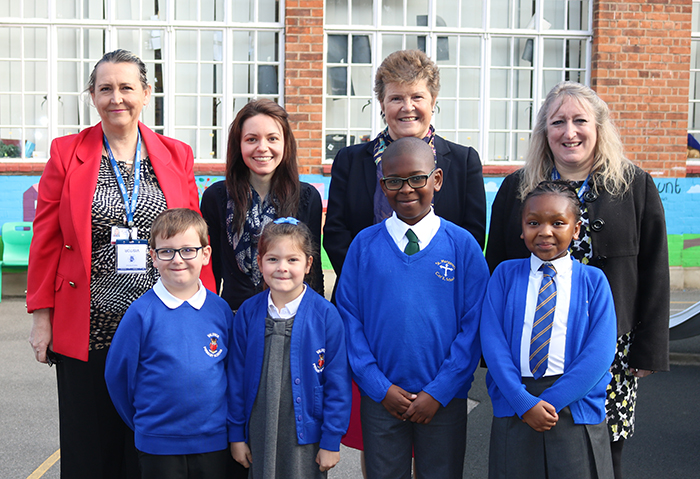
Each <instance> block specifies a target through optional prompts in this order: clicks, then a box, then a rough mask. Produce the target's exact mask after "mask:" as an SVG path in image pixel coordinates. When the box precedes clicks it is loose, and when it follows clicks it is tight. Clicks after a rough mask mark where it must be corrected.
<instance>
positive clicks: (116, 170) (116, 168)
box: [103, 130, 141, 228]
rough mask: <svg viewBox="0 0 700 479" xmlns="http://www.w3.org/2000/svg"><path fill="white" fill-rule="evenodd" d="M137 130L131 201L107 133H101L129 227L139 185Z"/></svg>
mask: <svg viewBox="0 0 700 479" xmlns="http://www.w3.org/2000/svg"><path fill="white" fill-rule="evenodd" d="M137 132H138V140H137V141H136V154H135V155H134V189H133V191H132V192H131V201H129V192H128V190H127V189H126V184H125V183H124V178H123V177H122V173H121V171H119V166H118V165H117V160H115V159H114V155H113V154H112V149H111V148H110V147H109V142H108V141H107V135H105V134H104V133H103V136H104V140H105V149H106V150H107V156H109V162H110V163H111V164H112V170H114V176H116V177H117V184H118V185H119V191H121V193H122V199H123V200H124V210H126V224H127V226H129V228H133V227H134V213H135V212H136V202H137V200H138V197H139V185H140V184H141V131H140V130H137Z"/></svg>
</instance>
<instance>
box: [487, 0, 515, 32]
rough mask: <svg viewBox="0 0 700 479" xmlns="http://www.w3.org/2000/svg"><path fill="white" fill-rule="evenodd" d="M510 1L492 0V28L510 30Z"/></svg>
mask: <svg viewBox="0 0 700 479" xmlns="http://www.w3.org/2000/svg"><path fill="white" fill-rule="evenodd" d="M510 3H511V2H510V0H491V28H508V26H509V25H510V18H511V5H510Z"/></svg>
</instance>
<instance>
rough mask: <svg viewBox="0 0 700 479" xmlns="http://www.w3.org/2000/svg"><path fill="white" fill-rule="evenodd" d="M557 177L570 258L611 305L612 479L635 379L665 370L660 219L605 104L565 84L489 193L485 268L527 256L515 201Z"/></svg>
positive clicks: (629, 426)
mask: <svg viewBox="0 0 700 479" xmlns="http://www.w3.org/2000/svg"><path fill="white" fill-rule="evenodd" d="M560 178H561V179H564V180H568V181H570V182H571V183H572V184H573V185H574V187H575V188H576V190H577V193H578V196H579V199H580V201H581V219H582V225H581V234H580V235H579V239H578V240H574V242H573V243H572V244H571V248H570V251H571V254H572V256H573V257H574V258H575V259H576V260H578V261H580V262H581V263H584V264H590V265H592V266H595V267H597V268H600V269H601V270H602V271H603V272H604V273H605V275H606V277H607V279H608V281H609V282H610V286H611V289H612V292H613V299H614V302H615V312H616V314H617V337H618V341H617V354H616V356H615V361H614V362H613V365H612V368H611V372H612V374H613V378H612V381H611V383H610V385H609V386H608V389H607V401H606V413H607V422H608V426H609V429H610V439H611V447H612V453H613V465H614V468H615V477H616V479H620V478H621V477H622V473H621V468H620V465H621V455H622V446H623V444H624V440H625V439H627V438H628V437H630V436H631V435H632V434H633V432H634V409H635V404H636V397H637V380H638V378H642V377H645V376H647V375H649V374H652V373H654V372H655V371H667V370H668V369H669V364H668V318H669V301H670V280H669V269H668V245H667V236H666V221H665V217H664V210H663V206H662V204H661V199H660V198H659V194H658V190H657V189H656V186H655V184H654V181H653V180H652V178H651V176H650V175H649V174H648V173H646V172H644V171H643V170H642V169H641V168H639V167H637V166H635V165H634V164H633V163H632V162H630V161H629V160H628V159H626V158H625V156H624V152H623V147H622V142H621V140H620V136H619V134H618V132H617V130H616V128H615V126H614V125H613V123H612V121H611V120H610V113H609V110H608V106H607V105H606V104H605V102H604V101H603V100H601V99H600V98H599V97H598V95H597V94H596V93H595V92H594V91H593V90H591V89H590V88H588V87H586V86H584V85H581V84H579V83H574V82H562V83H559V84H558V85H556V86H555V87H554V88H553V89H552V90H551V91H550V92H549V94H548V95H547V98H546V99H545V101H544V103H543V105H542V108H541V109H540V111H539V113H538V116H537V123H536V125H535V128H534V129H533V132H532V138H531V143H530V150H529V152H528V155H527V159H526V161H525V165H524V166H523V168H522V169H520V170H518V171H516V172H515V173H513V174H511V175H509V176H508V177H507V178H506V179H505V180H504V181H503V184H502V185H501V187H500V189H499V191H498V194H497V195H496V199H495V200H494V203H493V207H492V215H491V225H490V229H489V241H488V245H487V248H486V260H487V262H488V264H489V267H490V268H491V271H493V270H494V268H495V267H496V266H497V265H498V264H499V263H501V262H502V261H505V260H507V259H513V258H526V257H528V256H529V252H528V250H527V248H526V247H525V244H524V242H523V241H522V239H520V238H521V236H520V235H521V232H522V228H521V224H520V215H519V214H518V212H519V210H520V206H521V203H522V200H523V198H524V197H525V195H527V193H529V192H530V191H532V190H533V189H534V188H535V187H536V186H537V185H538V184H539V183H540V182H541V181H543V180H551V179H560Z"/></svg>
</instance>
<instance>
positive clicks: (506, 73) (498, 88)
mask: <svg viewBox="0 0 700 479" xmlns="http://www.w3.org/2000/svg"><path fill="white" fill-rule="evenodd" d="M510 75H511V71H510V70H503V69H499V70H496V69H492V70H491V98H508V97H509V96H510Z"/></svg>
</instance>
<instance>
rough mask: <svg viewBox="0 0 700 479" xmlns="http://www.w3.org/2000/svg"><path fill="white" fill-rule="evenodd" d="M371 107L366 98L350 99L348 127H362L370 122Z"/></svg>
mask: <svg viewBox="0 0 700 479" xmlns="http://www.w3.org/2000/svg"><path fill="white" fill-rule="evenodd" d="M371 116H372V108H371V106H370V105H368V103H367V100H361V99H351V100H350V128H364V127H366V126H367V125H369V124H371Z"/></svg>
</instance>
